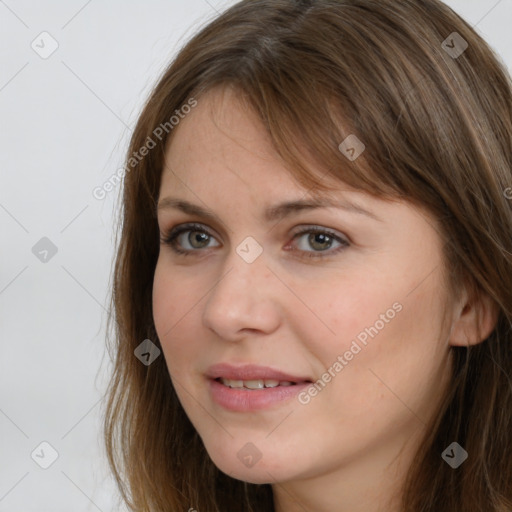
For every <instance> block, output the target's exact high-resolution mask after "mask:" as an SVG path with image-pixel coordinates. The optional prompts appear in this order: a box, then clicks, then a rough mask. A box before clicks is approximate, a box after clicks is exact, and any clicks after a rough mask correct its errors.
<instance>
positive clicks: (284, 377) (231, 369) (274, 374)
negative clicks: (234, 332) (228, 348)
mask: <svg viewBox="0 0 512 512" xmlns="http://www.w3.org/2000/svg"><path fill="white" fill-rule="evenodd" d="M206 376H207V377H208V378H210V379H213V380H215V379H219V378H223V379H230V380H265V379H269V380H270V379H273V380H278V381H281V382H283V381H289V382H295V383H303V382H309V383H311V382H312V381H311V379H310V378H309V377H302V376H297V375H291V374H289V373H285V372H283V371H281V370H276V369H274V368H271V367H269V366H260V365H256V364H244V365H239V366H234V365H231V364H228V363H220V364H214V365H213V366H210V368H208V370H207V372H206Z"/></svg>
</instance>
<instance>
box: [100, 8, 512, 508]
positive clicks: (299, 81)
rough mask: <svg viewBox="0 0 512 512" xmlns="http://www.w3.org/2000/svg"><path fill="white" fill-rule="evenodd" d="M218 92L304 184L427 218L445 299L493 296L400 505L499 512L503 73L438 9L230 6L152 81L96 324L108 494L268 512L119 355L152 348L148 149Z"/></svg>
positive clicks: (502, 460) (507, 97)
mask: <svg viewBox="0 0 512 512" xmlns="http://www.w3.org/2000/svg"><path fill="white" fill-rule="evenodd" d="M454 33H456V34H454ZM225 86H230V87H233V88H235V90H236V91H237V92H238V93H239V95H240V98H243V99H244V101H246V102H247V106H248V108H249V107H250V108H252V109H254V111H255V112H256V113H257V114H258V115H259V117H260V118H261V120H262V122H263V124H264V126H265V128H266V129H267V130H268V133H269V135H270V136H271V140H272V142H273V144H274V145H275V147H276V149H277V151H278V153H279V154H280V155H281V157H282V158H283V161H284V162H285V163H286V164H287V165H288V168H289V172H290V173H291V174H292V176H294V177H295V178H296V179H297V180H299V182H300V183H301V184H303V185H304V186H305V187H307V188H308V189H313V188H316V189H320V190H323V189H326V188H327V187H326V186H325V182H324V181H323V180H322V177H319V176H318V173H316V174H315V173H313V172H312V170H311V168H308V167H307V166H306V165H305V163H304V162H305V161H306V157H307V158H312V159H313V161H314V163H315V165H316V168H317V169H322V170H323V172H324V176H328V177H332V178H335V179H336V180H338V182H339V183H346V184H348V185H350V186H352V187H354V188H356V189H359V190H362V191H365V192H368V193H370V194H374V195H377V196H379V197H382V198H403V199H406V200H408V201H410V202H411V203H413V204H417V205H421V206H423V207H424V208H426V209H427V210H428V211H429V212H430V213H432V214H433V215H434V217H435V218H436V219H437V220H439V222H440V225H441V231H440V236H441V237H442V238H443V239H444V242H445V244H444V247H445V249H444V250H445V254H444V256H445V261H446V275H447V280H448V281H449V283H450V285H451V287H452V290H453V291H454V293H455V292H456V290H459V289H460V287H461V285H462V284H464V285H465V286H468V287H470V288H471V289H472V290H474V293H475V294H481V295H482V294H484V295H486V296H488V297H490V298H491V300H492V301H493V303H495V305H496V307H497V308H498V309H499V316H498V320H497V323H496V326H495V328H494V330H493V331H492V333H491V334H490V336H489V337H488V338H487V339H485V340H484V341H483V342H482V343H480V344H477V345H475V346H468V347H452V348H451V350H453V372H452V373H453V375H452V376H451V384H450V386H449V391H448V394H447V395H446V397H444V400H443V401H442V403H441V405H440V407H439V410H438V411H437V414H436V416H435V418H434V419H433V421H432V424H430V425H429V426H428V427H429V428H427V429H426V434H425V439H424V442H423V443H422V445H421V447H420V449H419V451H418V453H417V456H416V458H415V460H414V464H413V466H412V467H411V468H410V470H409V472H408V479H407V481H406V485H405V487H404V490H403V511H404V512H455V511H457V512H462V511H464V512H477V511H478V512H481V511H482V510H485V511H488V512H505V511H509V512H510V511H511V510H512V380H511V376H512V199H511V198H512V188H511V187H512V91H511V80H510V77H509V75H508V74H507V71H506V68H505V66H504V65H503V64H502V63H501V62H500V59H499V58H498V57H497V56H496V55H495V54H494V53H493V51H492V50H491V49H490V47H489V46H488V45H487V44H486V43H485V41H484V40H482V38H481V37H480V36H479V35H478V34H477V33H476V32H475V30H473V29H472V28H471V27H470V26H469V25H468V24H467V23H466V22H465V21H464V20H462V19H461V18H460V17H459V16H458V15H457V14H456V13H454V12H453V11H452V10H451V9H450V8H448V7H447V6H446V5H444V4H443V3H442V2H440V1H438V0H400V1H396V0H243V1H241V2H239V3H237V4H236V5H234V6H233V7H231V8H229V9H228V10H226V11H225V12H223V13H222V14H221V15H219V16H218V17H217V18H216V19H214V20H213V21H211V22H210V23H209V24H208V25H207V26H205V27H204V28H203V29H201V31H200V32H199V33H198V34H197V35H195V36H194V37H193V38H192V39H191V40H190V41H189V42H188V43H187V44H186V45H185V46H184V47H183V48H182V49H181V51H180V52H179V53H178V55H177V56H176V57H175V59H174V60H173V62H172V63H171V64H170V66H169V68H168V69H167V70H166V71H165V73H164V74H163V76H162V77H161V79H160V80H159V82H158V84H157V85H156V87H155V88H154V90H153V92H152V94H151V96H150V98H149V100H148V101H147V103H146V105H145V107H144V109H143V111H142V114H141V115H140V117H139V120H138V123H137V125H136V128H135V130H134V133H133V136H132V139H131V144H130V148H129V152H128V157H127V164H126V174H125V177H124V190H123V205H122V207H123V209H122V222H121V223H120V239H118V241H117V242H118V252H117V259H116V262H115V270H114V275H113V293H112V312H113V314H115V318H114V316H111V317H110V318H109V326H111V325H113V327H114V329H113V334H112V339H111V340H109V342H110V345H109V349H110V350H111V357H112V359H113V360H114V373H113V377H112V380H111V384H110V387H109V391H108V397H107V398H108V401H106V406H105V408H106V410H105V431H104V434H105V442H106V448H107V453H108V457H109V463H110V465H111V468H112V471H113V473H114V476H115V478H116V481H117V483H118V485H119V488H120V490H121V493H122V497H123V499H124V500H125V501H126V503H127V504H128V505H129V507H130V508H131V509H132V510H134V511H137V512H150V511H151V512H156V511H161V512H171V511H182V510H189V509H191V508H192V509H195V510H197V511H198V512H214V511H217V512H226V511H232V510H235V509H236V511H237V512H249V511H253V512H256V511H258V512H268V511H271V510H273V509H274V506H273V500H272V488H271V486H270V484H264V485H256V484H248V483H244V482H241V481H239V480H235V479H233V478H230V477H228V476H227V475H225V474H224V473H222V472H221V471H220V470H218V469H217V468H216V467H215V466H214V464H213V463H212V461H211V460H210V459H209V457H208V455H207V452H206V450H205V448H204V446H203V444H202V442H201V439H200V438H199V436H198V434H197V432H196V430H195V429H194V427H193V426H192V424H191V423H190V421H189V420H188V418H187V416H186V414H185V412H184V410H183V408H182V407H181V405H180V403H179V401H178V399H177V396H176V393H175V390H174V389H173V386H172V384H171V380H170V377H169V373H168V370H167V367H166V364H165V360H164V358H163V357H160V358H157V359H156V360H155V362H153V363H152V364H151V365H149V366H146V365H144V364H141V362H140V361H139V360H138V359H137V358H136V357H135V356H134V349H135V348H136V347H137V346H138V345H139V344H140V343H141V342H142V341H143V340H145V339H150V340H151V341H152V342H153V343H155V344H156V345H157V346H160V345H159V340H158V336H157V334H156V332H155V326H154V323H153V316H152V285H153V275H154V270H155V265H156V262H157V258H158V254H159V231H158V224H157V220H156V214H155V205H156V201H157V198H158V195H159V188H160V181H161V174H162V169H163V161H164V153H165V148H166V147H167V145H168V142H169V140H170V138H171V137H172V135H173V133H175V131H176V130H179V120H178V122H176V119H178V117H177V116H178V114H180V115H179V117H182V116H183V115H186V112H188V111H189V110H190V108H192V107H190V108H185V106H186V105H189V106H190V105H193V104H194V103H193V102H201V95H202V93H204V92H206V91H208V90H211V89H213V88H214V87H225ZM176 111H178V112H176ZM173 116H175V119H174V121H172V122H171V121H170V120H171V118H172V117H173ZM158 128H160V129H158ZM350 134H355V135H356V136H357V137H358V138H359V139H360V140H361V141H363V142H364V144H365V146H366V150H365V151H364V153H363V154H362V155H361V156H360V157H359V158H357V160H354V161H350V160H349V159H347V157H346V155H344V154H342V152H341V151H340V149H339V145H340V143H341V142H342V141H343V140H345V138H346V137H347V136H348V135H350ZM143 147H146V149H147V151H144V150H141V148H143ZM453 441H457V442H458V443H459V444H460V445H461V446H463V447H464V449H465V450H466V451H467V452H468V453H469V458H468V460H467V461H466V462H465V463H464V464H462V465H461V466H460V467H459V468H457V469H456V470H454V469H452V468H451V467H450V466H449V465H448V464H447V463H446V462H445V461H444V460H443V459H442V457H441V453H442V452H443V450H444V449H445V448H446V447H447V446H449V445H450V444H451V443H452V442H453Z"/></svg>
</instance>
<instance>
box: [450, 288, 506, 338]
mask: <svg viewBox="0 0 512 512" xmlns="http://www.w3.org/2000/svg"><path fill="white" fill-rule="evenodd" d="M498 312H499V310H498V306H497V304H496V303H495V302H494V301H493V300H492V299H491V297H489V296H488V295H487V294H483V293H481V294H479V295H478V296H475V297H474V298H473V299H468V298H467V297H466V300H464V301H463V302H462V306H461V307H460V308H459V314H458V315H457V316H456V317H455V318H454V320H453V324H452V330H451V333H450V338H449V342H450V345H452V346H459V347H467V346H470V345H478V344H479V343H481V342H482V341H484V340H486V339H487V338H488V337H489V335H490V334H491V333H492V331H493V330H494V328H495V327H496V322H497V321H498Z"/></svg>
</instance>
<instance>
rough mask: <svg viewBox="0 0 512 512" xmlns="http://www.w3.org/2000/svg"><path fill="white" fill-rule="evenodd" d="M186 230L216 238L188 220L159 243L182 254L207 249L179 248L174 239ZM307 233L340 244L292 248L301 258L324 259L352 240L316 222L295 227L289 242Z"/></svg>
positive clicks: (201, 226) (175, 227)
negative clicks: (318, 248) (319, 247)
mask: <svg viewBox="0 0 512 512" xmlns="http://www.w3.org/2000/svg"><path fill="white" fill-rule="evenodd" d="M188 231H198V232H202V233H205V234H206V235H208V236H209V237H211V238H214V239H216V238H217V237H216V235H214V234H213V233H212V232H211V231H210V228H208V227H207V226H205V225H204V224H202V223H197V222H188V223H183V224H178V225H176V226H174V227H173V228H171V229H170V230H169V231H168V232H166V233H165V234H162V235H161V238H160V241H161V243H163V244H165V245H168V246H170V247H171V249H172V250H173V251H174V252H176V253H178V254H181V255H182V256H187V255H189V254H193V253H201V252H204V251H205V250H207V249H209V248H206V249H195V250H194V249H179V248H178V247H177V244H176V243H175V242H176V239H177V237H179V236H180V235H181V234H183V233H186V232H188ZM307 233H322V234H326V235H327V236H328V237H330V238H331V239H333V240H335V241H337V242H338V243H340V244H341V245H340V246H339V247H337V248H335V249H328V250H326V251H305V250H300V249H298V250H297V249H293V252H298V253H301V256H300V257H301V258H305V257H307V258H324V259H325V258H328V257H331V256H334V255H336V254H337V253H338V252H340V251H342V250H343V249H346V248H347V247H349V246H351V245H352V241H351V239H350V237H348V236H347V235H345V234H341V233H339V232H337V231H336V230H334V229H331V228H326V227H323V226H319V225H317V224H310V225H302V226H300V227H299V228H297V230H295V232H294V233H293V234H292V235H291V236H292V239H291V241H290V243H293V242H294V241H295V240H296V239H297V238H300V237H301V236H302V235H304V234H307ZM290 243H288V244H287V245H286V248H288V247H289V246H290Z"/></svg>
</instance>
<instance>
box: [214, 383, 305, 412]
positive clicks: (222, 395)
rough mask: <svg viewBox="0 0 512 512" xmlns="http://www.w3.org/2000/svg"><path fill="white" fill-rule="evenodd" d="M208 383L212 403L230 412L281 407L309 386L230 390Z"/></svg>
mask: <svg viewBox="0 0 512 512" xmlns="http://www.w3.org/2000/svg"><path fill="white" fill-rule="evenodd" d="M209 381H210V391H211V394H212V398H213V401H214V402H216V403H217V404H219V405H221V406H222V407H224V408H225V409H229V410H230V411H257V410H261V409H267V408H270V407H272V406H275V405H281V404H282V403H284V402H285V401H287V400H290V399H292V398H294V397H295V396H296V395H298V394H299V393H300V392H301V391H302V390H303V389H305V388H307V387H308V386H310V385H311V383H309V382H304V383H301V384H294V385H292V386H276V387H275V388H263V389H245V388H230V387H228V386H225V385H224V384H222V383H220V382H218V381H216V380H213V379H209Z"/></svg>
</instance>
